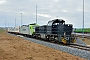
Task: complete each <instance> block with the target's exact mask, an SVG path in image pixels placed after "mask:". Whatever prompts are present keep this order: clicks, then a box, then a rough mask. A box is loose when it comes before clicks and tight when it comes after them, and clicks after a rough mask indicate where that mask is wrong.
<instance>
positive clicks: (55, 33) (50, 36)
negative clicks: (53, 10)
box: [33, 19, 76, 44]
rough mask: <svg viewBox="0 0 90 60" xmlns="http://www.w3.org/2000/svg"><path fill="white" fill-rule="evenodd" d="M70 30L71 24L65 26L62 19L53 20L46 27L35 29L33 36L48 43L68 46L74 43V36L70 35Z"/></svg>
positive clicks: (71, 28)
mask: <svg viewBox="0 0 90 60" xmlns="http://www.w3.org/2000/svg"><path fill="white" fill-rule="evenodd" d="M72 30H73V25H72V24H65V21H64V20H62V19H54V20H52V21H49V22H48V24H47V25H43V26H38V27H36V28H35V32H34V34H33V35H34V36H35V37H39V38H43V39H45V40H48V41H50V40H52V41H57V42H63V43H64V44H70V43H75V42H76V38H75V36H74V35H72V34H71V33H72Z"/></svg>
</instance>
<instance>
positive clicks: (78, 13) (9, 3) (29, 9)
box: [0, 0, 90, 27]
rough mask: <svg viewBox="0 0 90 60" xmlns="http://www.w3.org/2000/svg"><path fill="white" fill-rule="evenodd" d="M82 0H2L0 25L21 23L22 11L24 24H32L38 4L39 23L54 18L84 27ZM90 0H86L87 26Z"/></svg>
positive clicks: (86, 24) (86, 23)
mask: <svg viewBox="0 0 90 60" xmlns="http://www.w3.org/2000/svg"><path fill="white" fill-rule="evenodd" d="M82 2H83V1H82V0H0V26H5V23H4V22H5V21H6V22H7V25H8V23H9V26H14V25H15V24H14V22H13V21H14V20H15V18H16V20H17V21H18V22H17V25H21V21H20V20H21V14H20V13H21V12H22V13H23V14H22V16H23V17H22V19H23V24H30V23H33V22H35V20H36V16H35V14H36V5H37V19H38V24H40V25H43V24H47V22H48V21H49V20H51V19H53V18H57V16H58V18H60V19H64V20H65V21H66V23H68V24H69V23H70V24H73V25H74V27H82V20H83V3H82ZM89 2H90V0H85V2H84V3H85V11H84V13H85V16H84V17H85V27H89V24H88V22H90V18H89V17H90V3H89ZM2 23H3V24H2Z"/></svg>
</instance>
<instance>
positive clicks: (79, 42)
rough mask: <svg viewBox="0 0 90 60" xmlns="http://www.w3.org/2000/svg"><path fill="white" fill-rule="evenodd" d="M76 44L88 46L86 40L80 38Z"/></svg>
mask: <svg viewBox="0 0 90 60" xmlns="http://www.w3.org/2000/svg"><path fill="white" fill-rule="evenodd" d="M75 44H79V45H83V46H87V44H86V43H85V42H83V41H82V40H80V39H79V38H77V40H76V43H75Z"/></svg>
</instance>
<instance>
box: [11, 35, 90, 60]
mask: <svg viewBox="0 0 90 60" xmlns="http://www.w3.org/2000/svg"><path fill="white" fill-rule="evenodd" d="M12 35H13V34H12ZM19 37H20V36H19ZM21 38H24V39H25V40H29V41H31V42H34V43H38V44H41V45H44V46H48V47H50V48H54V49H56V50H60V51H63V52H67V53H70V54H72V55H75V56H79V57H82V58H85V59H87V60H90V51H85V50H80V49H77V48H71V47H67V46H62V45H58V44H53V43H49V42H45V41H40V40H36V39H33V38H27V37H24V36H23V37H21Z"/></svg>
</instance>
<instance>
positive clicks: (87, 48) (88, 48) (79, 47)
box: [25, 36, 90, 51]
mask: <svg viewBox="0 0 90 60" xmlns="http://www.w3.org/2000/svg"><path fill="white" fill-rule="evenodd" d="M25 37H27V36H25ZM29 38H33V37H29ZM33 39H37V40H41V41H44V42H49V43H54V44H58V45H62V46H67V47H71V48H77V49H80V50H85V51H90V47H88V46H82V45H79V44H66V45H65V44H63V43H60V42H57V41H52V40H51V41H48V40H42V39H40V38H33Z"/></svg>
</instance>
